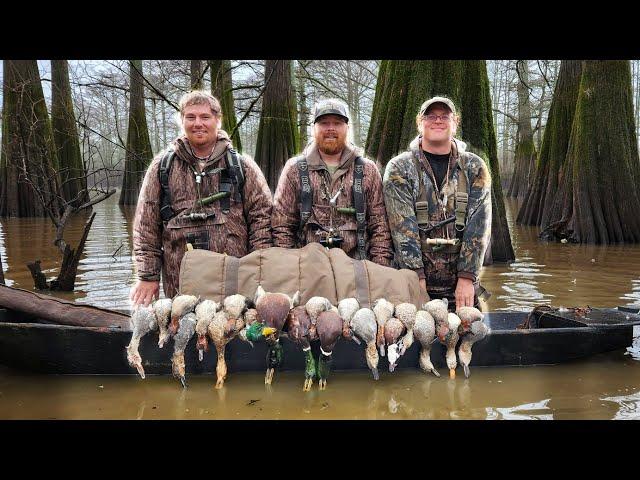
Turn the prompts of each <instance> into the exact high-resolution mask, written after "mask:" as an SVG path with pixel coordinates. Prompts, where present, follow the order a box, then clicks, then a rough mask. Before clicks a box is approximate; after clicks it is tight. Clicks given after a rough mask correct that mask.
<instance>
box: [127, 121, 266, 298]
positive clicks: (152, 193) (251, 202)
mask: <svg viewBox="0 0 640 480" xmlns="http://www.w3.org/2000/svg"><path fill="white" fill-rule="evenodd" d="M173 146H174V147H173V148H174V149H175V151H176V156H175V157H174V159H173V161H172V165H171V170H170V174H169V190H170V199H171V207H172V209H173V211H174V213H175V214H176V215H175V216H174V217H173V218H172V219H171V220H169V221H168V222H163V221H162V217H161V216H160V190H161V186H160V181H159V177H158V170H159V166H160V160H161V159H162V156H163V155H164V153H165V152H160V153H159V154H158V155H157V156H156V158H155V159H154V160H153V162H152V163H151V165H150V166H149V168H148V169H147V173H146V175H145V177H144V181H143V183H142V188H141V191H140V196H139V198H138V204H137V207H136V214H135V219H134V223H133V252H134V256H135V265H136V270H137V275H138V278H140V279H142V280H159V279H160V271H162V283H163V287H164V292H165V295H166V296H167V297H169V298H171V297H173V296H174V295H175V294H176V293H177V291H178V277H179V272H180V262H181V261H182V257H183V255H184V252H185V245H186V242H187V240H186V237H187V236H190V237H191V238H195V240H196V242H198V243H199V245H200V248H205V246H208V249H209V250H211V251H214V252H220V253H223V252H224V253H227V254H229V255H233V256H235V257H242V256H244V255H246V254H247V253H249V252H251V251H253V250H257V249H260V248H267V247H271V246H272V240H271V229H270V221H271V208H272V198H271V191H270V190H269V186H268V185H267V181H266V179H265V177H264V175H263V174H262V171H261V170H260V168H259V167H258V165H257V164H256V163H255V162H254V161H253V160H252V159H251V158H249V157H247V156H245V155H242V156H241V155H239V156H238V159H239V161H241V162H242V166H243V171H244V175H245V183H244V203H242V204H241V202H237V201H236V200H235V199H234V198H233V193H234V192H232V196H231V199H230V209H229V213H226V214H225V213H223V212H222V210H221V206H220V201H219V200H217V201H215V202H213V203H212V204H209V205H206V206H204V207H199V208H194V202H195V201H196V200H197V199H198V194H197V190H196V181H195V175H194V173H193V170H192V167H195V166H196V163H197V161H198V160H197V159H196V158H195V156H194V155H193V153H192V149H191V146H190V145H189V142H188V140H187V139H186V137H182V138H178V139H177V140H175V141H174V142H173ZM228 148H231V142H230V141H229V137H228V136H227V134H226V133H225V132H224V131H220V132H219V134H218V141H217V143H216V146H215V148H214V150H213V153H212V155H211V156H210V157H209V159H208V160H207V161H206V163H205V165H204V170H205V171H210V170H211V169H212V168H213V169H214V170H213V172H212V173H211V174H209V175H206V176H204V177H203V178H202V183H201V184H200V195H201V197H202V198H204V197H207V196H209V195H213V194H214V193H217V192H218V185H219V182H220V172H219V171H218V172H216V171H215V168H217V167H220V166H222V167H224V166H225V160H224V159H225V155H226V151H227V149H228ZM233 190H234V191H235V186H234V187H233ZM192 208H193V211H200V212H204V213H213V214H214V216H211V217H209V218H207V219H206V220H190V219H189V218H188V216H187V215H188V214H189V213H190V212H191V211H192Z"/></svg>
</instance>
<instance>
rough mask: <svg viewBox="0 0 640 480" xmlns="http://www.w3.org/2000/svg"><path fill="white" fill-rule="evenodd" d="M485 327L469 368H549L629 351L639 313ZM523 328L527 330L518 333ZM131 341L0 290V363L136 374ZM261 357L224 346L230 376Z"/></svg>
mask: <svg viewBox="0 0 640 480" xmlns="http://www.w3.org/2000/svg"><path fill="white" fill-rule="evenodd" d="M8 295H10V296H8ZM9 298H11V301H9V300H8V299H9ZM16 298H21V300H20V301H16ZM484 322H485V323H486V324H487V325H488V326H489V327H490V329H491V332H490V334H489V335H487V337H486V338H485V339H483V340H482V341H480V342H478V343H476V344H475V345H474V346H473V359H472V361H471V365H470V366H471V367H472V368H473V367H480V366H525V365H550V364H558V363H562V362H568V361H572V360H577V359H581V358H585V357H589V356H591V355H595V354H599V353H605V352H611V351H615V350H624V349H625V348H626V347H629V346H631V345H632V343H633V337H634V326H635V325H640V310H639V309H637V308H635V309H634V308H629V307H617V308H588V309H551V308H547V309H534V310H533V311H532V312H530V313H529V312H509V311H495V312H488V313H485V317H484ZM523 326H525V327H526V328H519V327H523ZM637 328H640V327H637ZM283 337H284V340H283V341H282V344H283V345H282V346H283V349H284V361H283V364H282V368H281V369H282V370H304V368H305V364H304V357H303V355H300V352H299V350H298V349H297V347H296V346H295V345H294V344H293V343H292V342H291V341H289V340H288V339H287V337H286V334H285V335H283ZM130 340H131V330H130V327H129V316H128V315H127V314H126V313H124V312H119V311H115V310H108V309H102V308H98V307H91V306H86V305H79V304H77V303H72V302H66V301H63V300H59V299H54V298H51V297H48V296H46V295H38V294H35V293H33V292H28V291H26V290H20V289H14V288H11V287H5V286H0V364H1V365H5V366H7V367H10V368H12V369H16V370H22V371H29V372H35V373H47V374H79V375H137V371H136V370H135V368H132V367H131V366H130V365H129V364H128V362H127V356H126V352H125V347H126V346H127V345H128V344H129V341H130ZM314 343H317V342H314ZM312 349H316V350H318V349H319V346H318V345H314V344H312ZM419 350H420V348H419V344H418V342H415V343H414V344H413V345H412V346H411V347H410V348H409V349H408V350H407V351H406V353H405V354H404V355H403V356H402V357H401V358H400V360H399V361H398V364H397V366H396V368H415V369H418V368H419V366H418V356H419ZM139 351H140V354H141V356H142V358H143V366H144V369H145V372H146V373H147V374H151V375H153V374H157V375H170V374H171V355H172V353H173V344H172V342H171V341H169V342H168V343H167V344H166V345H165V346H164V348H162V349H160V348H158V332H157V331H156V332H150V333H149V334H148V335H146V336H144V337H143V338H142V340H141V342H140V347H139ZM333 352H334V353H333V367H332V369H333V370H353V369H361V370H368V367H367V364H366V360H365V356H364V355H363V346H362V345H357V344H356V343H354V342H353V341H349V340H345V339H341V340H340V341H338V343H337V345H336V347H335V349H334V351H333ZM315 353H316V354H317V353H318V352H315ZM266 354H267V347H266V344H265V343H264V342H257V343H254V344H253V347H252V346H251V345H249V344H248V343H246V342H243V341H242V340H240V339H238V338H235V339H233V340H232V341H231V342H230V343H229V344H228V345H227V347H226V355H225V358H226V360H227V368H228V371H229V372H230V373H233V372H238V371H257V372H258V371H259V372H263V371H264V368H265V357H266ZM444 354H445V347H444V346H442V345H441V344H440V343H438V342H436V343H434V345H433V348H432V350H431V359H432V361H433V363H434V365H435V366H436V367H440V368H442V367H444V366H445V363H444V358H445V355H444ZM185 362H186V369H187V374H213V372H215V368H216V354H215V347H213V346H211V348H210V350H209V352H208V353H206V354H205V355H204V359H203V361H199V360H198V353H197V349H196V338H195V337H194V338H192V339H191V341H190V343H189V345H188V346H187V349H186V351H185ZM387 368H388V363H387V357H386V356H385V357H381V358H380V363H379V365H378V369H379V370H380V371H384V370H386V369H387Z"/></svg>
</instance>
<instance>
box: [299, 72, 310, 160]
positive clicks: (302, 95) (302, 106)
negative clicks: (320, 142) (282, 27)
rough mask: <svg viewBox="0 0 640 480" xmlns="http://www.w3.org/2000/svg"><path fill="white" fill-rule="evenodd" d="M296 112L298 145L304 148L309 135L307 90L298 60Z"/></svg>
mask: <svg viewBox="0 0 640 480" xmlns="http://www.w3.org/2000/svg"><path fill="white" fill-rule="evenodd" d="M296 76H297V77H298V88H297V92H296V93H297V94H298V112H300V147H301V148H304V147H305V146H306V145H307V142H308V141H309V137H308V135H307V127H308V124H309V109H308V108H307V92H306V90H305V79H304V75H303V70H302V66H300V61H299V60H298V71H297V75H296Z"/></svg>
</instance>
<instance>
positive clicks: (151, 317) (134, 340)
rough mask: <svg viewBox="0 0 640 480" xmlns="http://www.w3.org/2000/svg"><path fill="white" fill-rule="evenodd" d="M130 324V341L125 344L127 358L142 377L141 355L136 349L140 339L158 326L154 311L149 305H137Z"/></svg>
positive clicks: (143, 374) (143, 375)
mask: <svg viewBox="0 0 640 480" xmlns="http://www.w3.org/2000/svg"><path fill="white" fill-rule="evenodd" d="M129 323H130V325H131V330H132V333H131V341H130V342H129V345H127V348H126V350H127V360H128V361H129V365H131V366H132V367H135V368H136V369H137V370H138V373H139V374H140V376H141V377H142V378H144V377H145V373H144V367H143V366H142V357H141V356H140V352H139V351H138V347H139V346H140V339H141V338H142V337H144V336H145V335H146V334H147V333H149V332H150V331H151V330H155V329H156V328H157V326H158V322H157V320H156V316H155V313H154V311H153V308H152V307H151V306H149V307H143V306H138V307H137V308H136V309H135V310H134V311H133V314H132V315H131V319H130V320H129Z"/></svg>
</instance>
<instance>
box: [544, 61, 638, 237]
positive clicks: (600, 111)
mask: <svg viewBox="0 0 640 480" xmlns="http://www.w3.org/2000/svg"><path fill="white" fill-rule="evenodd" d="M631 95H632V92H631V69H630V64H629V61H628V60H623V61H620V60H616V61H600V60H597V61H585V63H584V67H583V72H582V78H581V80H580V87H579V91H578V99H577V102H576V110H575V115H574V119H573V124H572V127H571V137H570V139H569V147H568V149H567V157H566V160H565V164H564V165H563V167H562V171H561V174H560V175H561V180H560V187H559V189H558V192H557V193H556V196H555V199H554V202H553V205H552V207H551V214H550V217H549V224H548V225H544V224H543V232H542V233H541V236H543V238H567V239H569V240H570V241H573V242H580V243H598V244H602V243H604V244H607V243H619V242H630V243H635V242H638V241H640V217H639V216H638V213H639V212H640V197H639V195H638V192H637V190H636V189H637V185H638V182H639V181H640V160H639V158H638V145H637V138H636V130H635V119H634V114H633V101H632V96H631Z"/></svg>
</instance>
